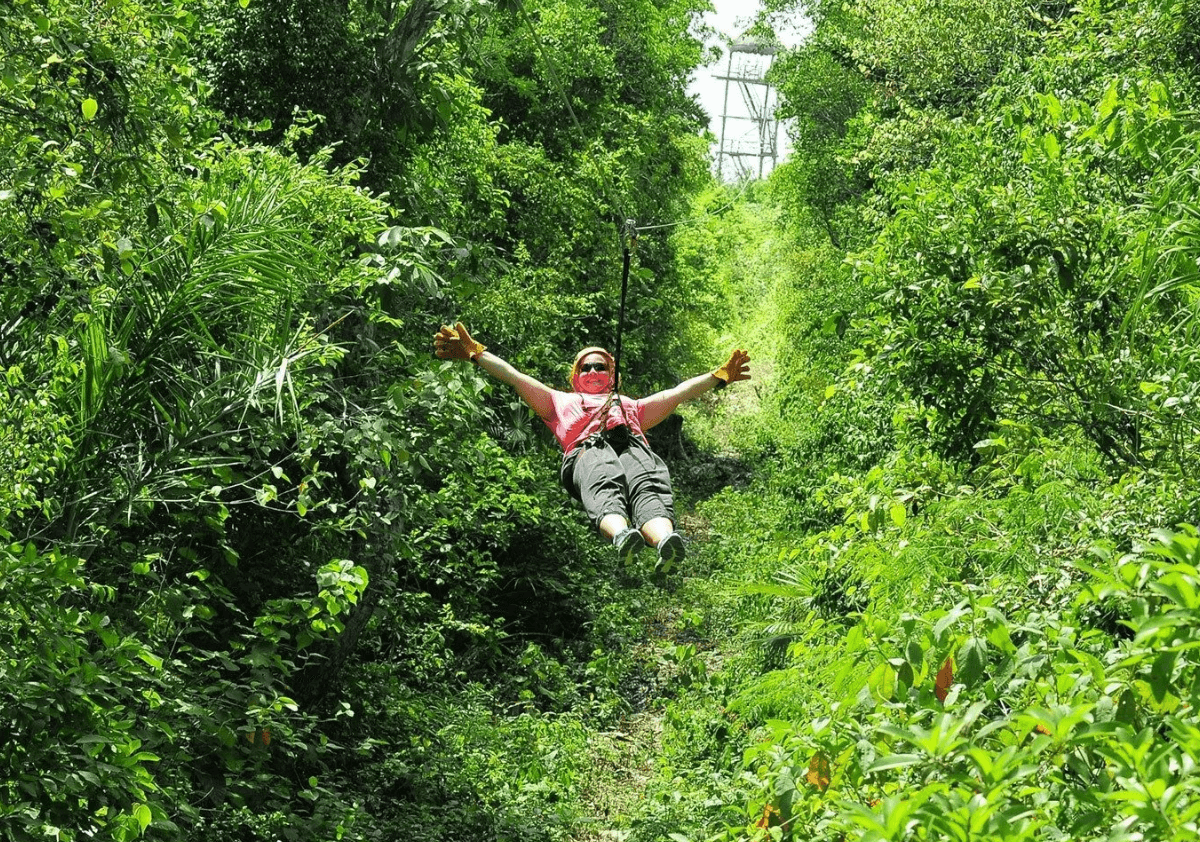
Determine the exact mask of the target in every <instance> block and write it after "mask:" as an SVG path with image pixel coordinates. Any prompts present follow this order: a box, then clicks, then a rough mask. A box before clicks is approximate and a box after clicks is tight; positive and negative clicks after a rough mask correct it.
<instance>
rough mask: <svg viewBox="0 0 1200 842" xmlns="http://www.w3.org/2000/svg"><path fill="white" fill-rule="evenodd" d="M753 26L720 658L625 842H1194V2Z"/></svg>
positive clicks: (717, 619) (719, 438)
mask: <svg viewBox="0 0 1200 842" xmlns="http://www.w3.org/2000/svg"><path fill="white" fill-rule="evenodd" d="M769 11H770V12H771V13H795V12H797V11H800V12H803V13H804V14H807V15H808V16H809V18H810V20H811V22H812V23H813V26H814V29H813V32H812V34H811V36H810V37H809V38H808V39H807V40H806V41H805V43H804V44H803V45H801V46H800V47H798V48H796V49H794V50H789V51H785V53H784V54H783V55H782V56H781V58H780V60H779V61H777V62H776V65H775V70H774V73H775V81H776V83H777V85H778V87H779V90H780V92H781V97H782V99H783V105H782V108H783V110H784V112H785V113H786V114H788V115H789V116H790V117H791V118H792V120H793V123H792V129H791V131H792V133H793V140H794V143H795V148H796V152H795V153H794V154H793V156H792V158H791V159H790V160H789V161H788V162H787V163H785V164H784V165H783V166H781V167H780V168H779V169H777V170H776V172H775V173H773V175H772V178H771V180H770V183H769V184H768V185H767V186H766V190H765V191H755V192H753V193H751V194H747V195H748V196H749V197H750V198H749V200H748V201H744V202H743V203H742V206H741V207H740V208H739V213H740V214H741V215H742V218H745V219H755V220H757V222H758V224H759V225H760V226H762V227H764V228H765V227H770V228H771V229H772V233H771V234H770V235H767V237H770V238H771V239H770V240H768V239H767V237H764V236H762V235H760V236H759V237H757V238H753V239H752V240H743V242H742V243H741V244H740V245H736V243H737V237H738V234H737V233H736V230H735V229H733V228H730V227H729V226H728V225H727V223H725V222H720V223H718V222H711V223H706V224H705V226H704V227H705V229H706V230H707V232H708V234H707V236H709V237H710V238H711V239H712V240H713V242H714V245H712V246H711V253H713V254H718V253H721V250H722V249H726V250H729V249H731V248H732V249H733V250H734V251H735V252H737V255H738V256H737V258H735V260H741V261H745V260H747V259H748V257H749V255H761V254H762V253H763V252H764V250H765V251H766V252H769V256H768V260H767V263H768V264H769V268H766V267H764V268H765V271H766V272H767V273H769V275H770V276H771V277H770V280H769V281H766V282H765V283H766V284H767V286H765V287H764V292H763V293H762V295H763V296H764V298H765V299H766V303H765V304H762V305H759V307H757V308H753V307H752V308H749V309H748V310H747V311H745V312H744V313H743V316H744V318H745V319H746V324H745V326H744V327H743V328H742V330H743V331H745V332H747V333H749V334H750V335H755V332H756V331H757V332H758V333H757V336H758V340H759V344H758V345H756V346H755V351H756V357H755V359H756V364H757V368H756V370H757V371H759V372H762V371H763V370H764V369H766V370H767V372H768V374H769V377H770V383H769V386H768V387H767V388H766V389H765V390H762V391H761V392H760V393H759V400H758V401H757V402H755V403H751V404H748V405H747V406H745V407H744V409H745V411H746V412H748V413H751V414H750V415H749V416H748V417H743V418H742V419H739V420H738V421H737V422H733V423H732V424H731V425H729V426H728V427H726V428H725V429H721V428H715V429H713V430H711V431H709V432H707V433H705V440H706V441H707V442H708V444H709V445H710V446H713V447H724V448H729V447H734V448H737V449H738V450H739V452H740V453H741V454H742V455H743V458H745V459H747V460H748V461H749V462H750V463H751V465H752V467H753V476H754V480H753V482H752V484H751V485H750V486H749V487H747V488H744V489H736V488H729V489H726V490H724V491H721V492H720V493H719V494H717V495H715V496H713V497H711V498H709V499H707V500H705V501H703V502H701V503H700V505H699V506H698V508H697V515H698V516H700V517H702V518H703V519H704V520H705V521H706V522H707V523H708V524H710V531H709V533H708V536H707V540H708V543H707V545H706V547H705V549H704V550H703V552H704V555H705V557H706V559H705V561H706V564H708V565H710V568H709V570H710V572H709V574H708V575H709V576H711V581H710V582H708V583H706V584H704V585H699V584H694V585H692V586H690V587H689V588H688V589H687V594H688V596H689V597H691V598H692V599H693V600H694V602H693V603H692V606H693V610H695V611H697V612H698V615H697V616H698V618H699V619H698V622H699V623H700V624H701V625H702V626H703V627H704V628H705V629H707V633H708V636H709V638H710V639H712V640H714V641H720V640H726V641H729V643H726V644H724V645H723V646H722V645H720V644H717V646H718V648H719V649H721V650H722V651H723V652H724V655H723V657H714V656H712V655H710V656H708V657H707V658H703V659H702V660H703V661H704V663H705V664H707V665H709V667H710V669H708V670H707V671H706V672H705V673H704V676H703V679H702V680H699V681H695V682H693V683H692V685H691V686H690V687H689V688H688V690H687V692H686V693H684V694H681V695H677V696H676V697H674V698H672V699H669V700H668V701H667V702H666V710H665V714H666V733H665V734H664V737H663V742H662V746H663V759H662V770H661V772H660V773H659V775H658V776H657V777H656V779H655V780H654V781H653V782H652V783H651V785H650V787H649V793H650V794H649V798H650V800H651V802H652V804H651V806H649V807H647V808H646V809H645V810H643V811H642V812H641V813H640V814H638V815H637V816H635V817H634V818H633V819H631V820H630V821H629V822H628V823H627V824H626V825H625V826H626V827H628V828H629V836H628V838H629V839H634V840H647V842H648V840H653V839H660V838H672V839H676V840H679V839H687V840H700V839H706V840H743V839H746V840H751V839H752V840H766V839H772V840H831V841H832V840H847V839H854V840H864V841H866V840H869V841H870V842H876V840H918V839H929V840H933V839H939V840H942V839H945V840H950V839H953V840H968V839H997V840H1018V839H1021V840H1033V839H1036V840H1131V839H1155V840H1168V839H1178V840H1183V839H1193V838H1195V837H1196V835H1197V833H1200V788H1198V784H1197V780H1198V779H1197V777H1196V772H1195V770H1196V764H1197V758H1198V756H1200V754H1198V752H1200V742H1197V738H1196V734H1197V733H1198V732H1197V728H1198V725H1200V721H1198V719H1197V715H1196V709H1197V705H1198V704H1200V697H1198V696H1197V688H1200V684H1197V676H1198V675H1200V673H1198V672H1197V667H1198V664H1200V662H1197V660H1196V658H1195V656H1194V651H1195V650H1194V646H1195V644H1194V639H1195V635H1196V633H1197V631H1196V630H1197V619H1198V618H1197V615H1196V613H1195V611H1196V593H1197V587H1198V586H1200V555H1198V553H1197V547H1198V543H1197V536H1196V530H1195V528H1194V527H1193V526H1189V525H1188V524H1195V523H1197V522H1198V520H1200V487H1198V486H1197V484H1196V480H1195V477H1194V471H1192V470H1191V469H1190V466H1191V465H1192V464H1194V463H1195V461H1196V459H1197V457H1198V456H1200V437H1198V434H1200V425H1198V423H1197V422H1198V418H1197V415H1196V407H1195V400H1196V391H1195V388H1196V387H1195V383H1196V378H1197V375H1198V374H1200V369H1198V368H1197V355H1196V329H1195V325H1196V310H1195V304H1196V280H1197V275H1196V270H1195V258H1196V252H1195V247H1194V242H1193V241H1194V236H1193V228H1194V219H1195V218H1196V215H1197V208H1198V207H1200V206H1198V205H1197V203H1196V198H1197V194H1196V192H1195V173H1196V169H1195V162H1196V160H1197V158H1196V149H1197V148H1200V122H1198V121H1197V118H1196V112H1195V106H1196V97H1197V93H1198V89H1197V82H1198V81H1200V80H1198V79H1197V77H1196V74H1195V68H1196V63H1195V59H1196V51H1195V50H1196V44H1197V43H1198V42H1197V37H1198V32H1200V30H1197V20H1198V18H1197V17H1196V8H1195V4H1192V3H1188V2H1180V3H1175V2H1116V3H1113V2H1105V3H1098V2H1097V3H1093V2H1085V3H1081V4H1078V5H1073V6H1071V5H1066V4H1058V3H1043V4H1034V5H1033V6H1030V5H1029V4H1024V3H1020V4H1018V3H1006V2H999V3H990V2H973V3H958V2H953V0H919V2H904V3H894V2H890V0H864V1H863V2H855V1H854V0H851V1H850V2H837V1H836V0H829V1H828V2H827V1H826V0H812V2H802V3H793V2H777V3H774V4H772V5H771V8H770V9H769ZM767 23H768V21H767V19H765V18H764V22H763V24H762V26H763V27H766V25H767ZM697 237H698V235H696V234H694V233H689V234H686V235H685V234H680V235H678V237H677V238H678V239H679V240H680V242H681V243H682V242H685V241H691V242H695V241H696V240H697ZM681 253H682V252H681ZM693 260H694V261H695V262H700V261H697V260H695V258H693ZM697 419H698V420H701V421H702V420H703V416H697ZM713 667H716V668H713ZM671 834H674V835H671Z"/></svg>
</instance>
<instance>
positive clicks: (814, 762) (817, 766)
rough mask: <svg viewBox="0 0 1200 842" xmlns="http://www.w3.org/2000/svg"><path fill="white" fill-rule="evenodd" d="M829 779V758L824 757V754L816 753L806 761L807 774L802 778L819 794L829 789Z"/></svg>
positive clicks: (830, 776)
mask: <svg viewBox="0 0 1200 842" xmlns="http://www.w3.org/2000/svg"><path fill="white" fill-rule="evenodd" d="M831 779H832V775H831V774H830V769H829V758H828V757H826V756H825V752H823V751H818V752H817V753H816V754H814V755H813V756H812V759H811V760H809V761H808V774H806V775H805V776H804V780H806V781H808V782H809V783H810V784H812V785H813V786H815V787H816V788H817V789H819V790H820V791H821V792H824V791H825V790H827V789H829V781H830V780H831Z"/></svg>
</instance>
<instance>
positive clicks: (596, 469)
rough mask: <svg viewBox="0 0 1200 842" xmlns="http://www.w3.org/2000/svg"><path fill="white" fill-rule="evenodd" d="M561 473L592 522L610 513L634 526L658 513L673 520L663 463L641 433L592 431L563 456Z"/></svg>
mask: <svg viewBox="0 0 1200 842" xmlns="http://www.w3.org/2000/svg"><path fill="white" fill-rule="evenodd" d="M622 439H623V440H622ZM559 478H560V479H561V480H562V484H563V487H565V488H566V489H567V491H568V492H569V493H570V495H571V496H572V497H574V498H575V499H576V500H579V501H580V502H581V503H583V508H584V511H586V512H587V514H588V517H590V518H591V519H592V523H594V524H596V525H599V524H600V520H601V519H602V518H603V517H604V516H605V515H610V514H611V515H621V517H623V518H625V519H626V520H628V521H630V522H631V523H633V524H634V525H635V526H638V527H641V526H642V525H643V524H644V523H646V521H649V520H653V519H654V518H658V517H665V518H669V519H670V520H671V521H672V522H674V520H675V501H674V499H673V498H672V496H671V474H670V472H668V471H667V464H666V463H665V462H664V461H663V460H662V459H661V458H659V456H658V454H656V453H655V452H654V451H652V450H651V449H650V446H649V445H648V444H646V442H645V441H643V440H642V438H641V437H640V436H632V435H631V436H624V437H621V436H618V437H617V440H616V441H609V440H607V439H606V438H602V437H600V436H592V437H591V438H590V439H588V440H587V441H585V442H582V443H581V444H580V445H579V446H578V447H576V448H575V449H574V450H572V451H571V452H570V453H568V454H567V455H566V456H564V457H563V463H562V470H561V471H560V472H559Z"/></svg>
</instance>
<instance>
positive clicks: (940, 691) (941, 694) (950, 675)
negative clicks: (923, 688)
mask: <svg viewBox="0 0 1200 842" xmlns="http://www.w3.org/2000/svg"><path fill="white" fill-rule="evenodd" d="M953 683H954V659H953V658H947V659H946V663H944V664H942V668H941V669H940V670H938V674H937V678H936V679H934V682H933V695H935V696H937V698H938V701H939V702H944V701H946V695H947V694H948V693H949V692H950V685H951V684H953Z"/></svg>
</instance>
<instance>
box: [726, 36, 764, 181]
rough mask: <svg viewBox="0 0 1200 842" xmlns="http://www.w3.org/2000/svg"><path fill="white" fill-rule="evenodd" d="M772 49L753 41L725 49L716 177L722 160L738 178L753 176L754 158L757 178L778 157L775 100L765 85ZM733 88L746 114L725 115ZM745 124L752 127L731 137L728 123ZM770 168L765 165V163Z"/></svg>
mask: <svg viewBox="0 0 1200 842" xmlns="http://www.w3.org/2000/svg"><path fill="white" fill-rule="evenodd" d="M775 52H776V47H775V46H774V45H772V44H762V43H756V42H754V41H748V40H740V41H735V42H734V43H732V44H731V45H730V46H729V64H728V66H727V68H726V71H725V75H724V76H716V77H714V78H717V79H723V80H724V81H725V107H724V109H723V113H722V114H721V149H720V151H719V152H718V153H717V178H719V179H722V180H723V179H724V177H725V167H726V161H728V163H729V165H730V166H731V167H732V168H733V169H736V172H737V177H738V178H739V179H744V178H750V177H752V176H753V175H754V170H755V167H754V165H753V159H755V158H757V159H758V164H757V170H758V178H762V177H763V175H765V174H766V173H769V172H770V171H771V170H772V169H774V167H775V164H776V163H777V162H778V158H779V120H778V119H776V117H775V104H776V101H777V97H776V96H775V89H774V88H773V87H771V85H770V84H769V83H768V82H767V71H768V70H770V69H771V63H772V62H773V61H774V60H775ZM733 85H736V86H737V87H738V89H739V90H740V91H741V93H742V102H743V104H744V105H745V107H746V111H748V112H749V114H748V115H746V114H731V113H729V89H730V87H731V86H733ZM736 121H748V122H750V123H752V124H753V125H751V126H749V127H747V128H746V130H745V131H743V132H741V133H740V134H738V135H737V136H736V137H734V136H733V134H734V133H735V132H734V127H733V125H731V123H734V122H736ZM768 160H769V161H770V162H771V166H770V167H769V168H768V167H767V166H766V162H767V161H768Z"/></svg>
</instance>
